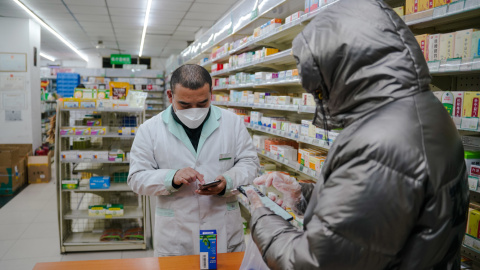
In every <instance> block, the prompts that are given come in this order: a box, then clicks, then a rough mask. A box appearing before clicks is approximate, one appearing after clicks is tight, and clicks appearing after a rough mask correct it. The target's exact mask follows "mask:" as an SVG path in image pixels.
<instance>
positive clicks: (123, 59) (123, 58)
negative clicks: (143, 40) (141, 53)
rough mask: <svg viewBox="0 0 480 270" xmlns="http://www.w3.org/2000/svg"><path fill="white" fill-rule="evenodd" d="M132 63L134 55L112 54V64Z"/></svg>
mask: <svg viewBox="0 0 480 270" xmlns="http://www.w3.org/2000/svg"><path fill="white" fill-rule="evenodd" d="M131 63H132V56H131V55H130V54H111V55H110V64H112V65H125V64H131Z"/></svg>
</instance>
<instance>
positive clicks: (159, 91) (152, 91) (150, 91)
mask: <svg viewBox="0 0 480 270" xmlns="http://www.w3.org/2000/svg"><path fill="white" fill-rule="evenodd" d="M143 92H144V93H163V92H165V90H143Z"/></svg>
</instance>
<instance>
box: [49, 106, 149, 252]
mask: <svg viewBox="0 0 480 270" xmlns="http://www.w3.org/2000/svg"><path fill="white" fill-rule="evenodd" d="M57 112H58V113H57V125H56V138H57V140H56V145H55V146H56V147H55V161H56V162H55V166H56V175H57V179H58V181H57V191H58V192H57V198H58V210H59V213H58V216H59V220H58V222H59V229H60V232H59V234H60V250H61V252H62V253H67V252H80V251H107V250H134V249H146V247H147V243H146V239H147V238H146V237H148V235H150V234H147V233H146V228H149V227H150V226H147V224H146V222H147V218H146V217H147V216H146V213H147V209H146V205H147V204H146V198H145V197H144V196H140V195H137V194H135V193H134V192H133V191H132V190H131V189H130V188H129V186H128V185H127V183H126V177H127V175H128V169H129V161H128V160H124V161H121V162H113V161H98V160H92V159H85V158H83V159H65V160H61V153H62V151H70V150H75V151H77V153H80V154H81V153H83V152H90V153H91V152H95V151H109V150H112V149H121V150H123V151H124V152H125V153H128V152H129V151H130V148H131V145H132V142H133V139H134V138H135V136H131V135H128V136H126V135H118V134H116V133H113V132H109V133H107V134H106V135H60V129H61V128H65V127H80V126H79V125H78V123H82V122H83V118H84V117H93V116H92V115H94V116H95V117H96V116H98V119H101V123H102V127H106V128H107V130H117V129H119V128H121V127H122V126H125V125H126V126H127V127H138V126H139V125H140V124H141V123H143V122H144V121H145V111H144V110H141V109H126V108H115V109H93V108H92V109H63V108H59V109H58V110H57ZM95 119H97V117H96V118H95ZM75 142H77V143H75ZM74 146H75V147H77V148H79V147H81V149H72V147H74ZM81 156H82V157H85V156H86V155H81ZM92 176H110V187H109V188H108V189H90V186H83V182H84V181H85V180H83V181H80V182H82V183H80V184H79V187H78V188H77V189H63V188H62V180H71V179H78V180H82V179H90V177H92ZM87 182H88V180H87ZM106 204H122V205H123V207H124V208H123V209H124V215H123V216H119V217H111V218H109V217H108V216H89V215H88V207H89V206H91V205H106ZM132 228H142V229H143V235H144V240H141V241H140V240H135V241H131V240H121V241H101V240H100V238H101V236H102V234H103V233H104V232H105V230H108V229H121V230H122V231H125V230H127V229H132Z"/></svg>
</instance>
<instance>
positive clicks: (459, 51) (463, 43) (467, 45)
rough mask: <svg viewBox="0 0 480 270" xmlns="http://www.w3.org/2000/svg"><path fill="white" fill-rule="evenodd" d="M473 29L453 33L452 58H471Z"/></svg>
mask: <svg viewBox="0 0 480 270" xmlns="http://www.w3.org/2000/svg"><path fill="white" fill-rule="evenodd" d="M474 31H475V29H467V30H462V31H457V32H456V33H455V47H454V48H455V52H454V58H463V59H468V58H470V57H471V56H472V53H471V52H472V46H471V45H472V33H473V32H474Z"/></svg>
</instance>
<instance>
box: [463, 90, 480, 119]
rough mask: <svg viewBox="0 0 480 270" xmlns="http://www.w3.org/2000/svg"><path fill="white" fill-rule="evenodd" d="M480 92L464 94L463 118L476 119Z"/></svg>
mask: <svg viewBox="0 0 480 270" xmlns="http://www.w3.org/2000/svg"><path fill="white" fill-rule="evenodd" d="M479 102H480V92H464V97H463V117H478V109H479V108H478V106H479Z"/></svg>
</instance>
